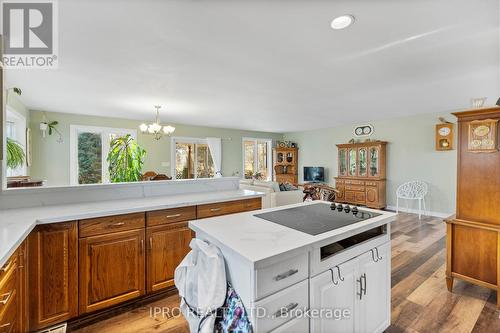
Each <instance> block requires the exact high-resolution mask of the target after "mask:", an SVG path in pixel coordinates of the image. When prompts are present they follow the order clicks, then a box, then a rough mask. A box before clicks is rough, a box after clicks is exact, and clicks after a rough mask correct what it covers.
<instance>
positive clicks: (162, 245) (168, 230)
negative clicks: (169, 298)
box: [146, 222, 192, 292]
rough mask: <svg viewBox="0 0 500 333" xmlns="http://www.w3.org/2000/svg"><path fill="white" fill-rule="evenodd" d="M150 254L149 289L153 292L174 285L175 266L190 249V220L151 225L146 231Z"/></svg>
mask: <svg viewBox="0 0 500 333" xmlns="http://www.w3.org/2000/svg"><path fill="white" fill-rule="evenodd" d="M146 238H147V241H148V255H147V266H146V283H147V291H148V292H153V291H157V290H161V289H164V288H168V287H171V286H173V285H174V272H175V268H176V267H177V266H178V265H179V264H180V262H181V261H182V259H184V257H185V256H186V254H188V252H189V251H190V248H189V242H190V241H191V238H192V234H191V230H190V229H189V228H188V222H177V223H170V224H167V225H163V226H156V227H149V228H148V229H147V231H146Z"/></svg>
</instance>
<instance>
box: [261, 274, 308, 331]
mask: <svg viewBox="0 0 500 333" xmlns="http://www.w3.org/2000/svg"><path fill="white" fill-rule="evenodd" d="M308 281H309V280H304V281H302V282H299V283H297V284H295V285H293V286H291V287H289V288H286V289H285V290H282V291H280V292H278V293H276V294H274V295H271V296H269V297H266V298H264V299H263V300H261V301H259V302H256V303H255V304H254V306H253V309H254V313H253V318H254V324H255V332H269V331H271V330H273V329H275V328H277V327H279V326H281V325H283V324H285V323H286V322H289V321H291V320H293V319H295V318H296V315H297V314H301V315H303V314H304V313H305V312H306V311H307V310H308V307H309V286H308V283H309V282H308ZM278 331H279V330H278ZM287 332H290V331H287Z"/></svg>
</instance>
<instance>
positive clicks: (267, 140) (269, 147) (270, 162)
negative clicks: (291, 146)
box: [241, 137, 274, 181]
mask: <svg viewBox="0 0 500 333" xmlns="http://www.w3.org/2000/svg"><path fill="white" fill-rule="evenodd" d="M245 141H253V143H254V154H253V160H254V166H253V167H254V170H259V165H258V163H259V159H258V155H257V154H258V146H257V143H258V142H265V143H266V144H267V161H268V163H267V164H268V165H267V178H266V179H264V180H266V181H270V180H272V179H273V176H274V170H273V139H270V138H250V137H242V138H241V155H242V156H241V161H242V172H241V178H242V179H245Z"/></svg>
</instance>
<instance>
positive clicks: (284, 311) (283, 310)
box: [273, 303, 299, 318]
mask: <svg viewBox="0 0 500 333" xmlns="http://www.w3.org/2000/svg"><path fill="white" fill-rule="evenodd" d="M297 306H299V303H290V304H288V305H287V306H285V307H284V308H281V309H279V310H278V311H276V312H275V313H274V315H273V318H280V317H283V316H285V315H287V314H288V313H289V312H290V311H292V310H293V309H295V308H296V307H297Z"/></svg>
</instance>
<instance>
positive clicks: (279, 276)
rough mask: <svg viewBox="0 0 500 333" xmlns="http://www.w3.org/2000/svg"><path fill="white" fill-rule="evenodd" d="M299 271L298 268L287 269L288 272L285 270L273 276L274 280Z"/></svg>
mask: <svg viewBox="0 0 500 333" xmlns="http://www.w3.org/2000/svg"><path fill="white" fill-rule="evenodd" d="M298 272H299V270H298V269H291V270H289V271H288V272H285V273H281V274H278V275H276V276H275V277H274V280H275V281H280V280H283V279H286V278H287V277H290V276H292V275H294V274H297V273H298Z"/></svg>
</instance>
